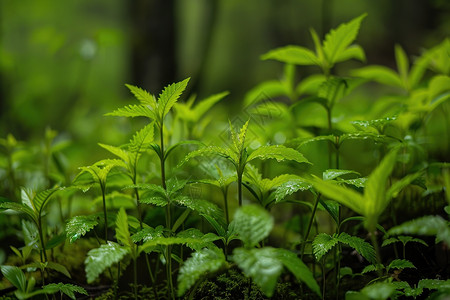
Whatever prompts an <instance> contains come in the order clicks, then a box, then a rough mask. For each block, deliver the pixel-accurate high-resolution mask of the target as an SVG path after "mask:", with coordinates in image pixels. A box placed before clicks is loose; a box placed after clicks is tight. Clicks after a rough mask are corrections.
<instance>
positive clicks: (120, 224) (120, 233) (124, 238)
mask: <svg viewBox="0 0 450 300" xmlns="http://www.w3.org/2000/svg"><path fill="white" fill-rule="evenodd" d="M116 239H117V241H118V242H119V243H121V244H122V245H124V246H125V247H126V248H128V249H132V247H133V245H134V244H133V242H132V241H131V238H130V230H129V229H128V216H127V213H126V212H125V209H124V208H123V207H121V208H120V210H119V212H118V213H117V217H116Z"/></svg>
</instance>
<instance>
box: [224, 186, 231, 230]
mask: <svg viewBox="0 0 450 300" xmlns="http://www.w3.org/2000/svg"><path fill="white" fill-rule="evenodd" d="M222 192H223V202H224V206H225V219H226V220H227V224H230V217H229V214H228V186H226V187H225V188H224V189H222Z"/></svg>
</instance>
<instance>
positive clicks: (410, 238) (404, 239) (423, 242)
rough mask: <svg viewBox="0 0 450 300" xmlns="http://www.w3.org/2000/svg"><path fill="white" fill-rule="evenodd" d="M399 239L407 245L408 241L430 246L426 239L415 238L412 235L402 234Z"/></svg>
mask: <svg viewBox="0 0 450 300" xmlns="http://www.w3.org/2000/svg"><path fill="white" fill-rule="evenodd" d="M398 240H399V241H400V242H402V243H403V245H406V244H407V243H410V242H411V243H419V244H422V245H424V246H426V247H428V244H427V243H425V241H424V240H422V239H418V238H413V237H411V236H404V235H400V236H398Z"/></svg>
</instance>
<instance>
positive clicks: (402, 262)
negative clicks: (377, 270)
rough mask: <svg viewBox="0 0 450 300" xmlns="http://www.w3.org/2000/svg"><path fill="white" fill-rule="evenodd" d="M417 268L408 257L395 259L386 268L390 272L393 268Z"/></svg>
mask: <svg viewBox="0 0 450 300" xmlns="http://www.w3.org/2000/svg"><path fill="white" fill-rule="evenodd" d="M407 268H410V269H416V267H415V266H414V265H413V263H412V262H410V261H409V260H407V259H394V260H393V261H391V263H390V264H389V265H388V266H387V267H386V270H387V271H388V272H389V271H390V270H392V269H400V270H402V269H407Z"/></svg>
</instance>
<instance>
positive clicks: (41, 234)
mask: <svg viewBox="0 0 450 300" xmlns="http://www.w3.org/2000/svg"><path fill="white" fill-rule="evenodd" d="M38 231H39V239H40V240H41V248H42V253H43V255H44V257H43V258H44V260H43V261H42V256H41V261H42V262H43V263H44V262H47V261H48V259H47V252H45V242H44V234H43V233H42V219H41V217H39V218H38Z"/></svg>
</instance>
